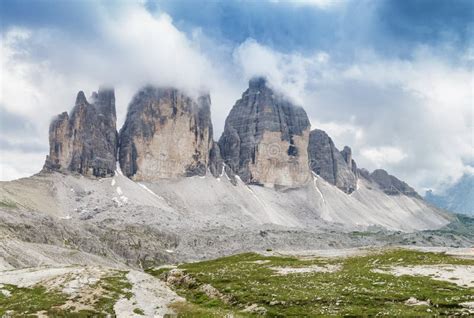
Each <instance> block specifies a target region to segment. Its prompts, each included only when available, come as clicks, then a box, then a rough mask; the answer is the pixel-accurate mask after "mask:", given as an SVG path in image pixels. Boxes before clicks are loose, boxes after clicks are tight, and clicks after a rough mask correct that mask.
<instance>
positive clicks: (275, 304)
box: [160, 249, 474, 317]
mask: <svg viewBox="0 0 474 318" xmlns="http://www.w3.org/2000/svg"><path fill="white" fill-rule="evenodd" d="M255 261H267V262H266V263H255ZM325 264H339V265H340V266H341V269H340V270H339V271H336V272H332V273H305V274H290V275H284V276H282V275H275V272H274V271H273V270H272V269H270V268H269V267H278V266H282V267H283V266H284V267H306V266H309V265H321V266H323V265H325ZM421 264H423V265H435V264H460V265H474V261H473V260H466V259H456V258H452V257H449V256H446V255H444V254H436V253H422V252H417V251H410V250H398V249H396V250H389V251H385V252H383V253H378V254H377V253H375V254H374V253H372V254H370V255H367V256H357V257H350V258H345V259H313V260H299V259H296V258H291V257H266V256H261V255H257V254H253V253H247V254H240V255H234V256H230V257H224V258H220V259H217V260H212V261H206V262H199V263H191V264H184V265H181V266H179V268H181V269H183V270H184V271H185V272H186V273H187V274H189V275H191V276H192V277H193V278H194V279H195V280H196V282H197V283H196V284H194V285H192V286H178V287H177V290H176V291H177V292H178V293H179V294H180V295H182V296H183V297H185V298H186V299H187V300H188V301H189V302H191V304H192V305H189V306H186V305H182V304H181V305H179V306H178V308H177V311H178V312H179V314H180V316H183V317H187V316H198V317H199V316H200V317H208V316H213V313H216V315H218V313H222V312H223V311H228V312H234V313H239V315H248V314H244V313H242V312H241V310H242V309H244V308H245V307H246V306H248V305H251V304H257V305H258V306H259V307H264V308H266V310H267V315H268V316H272V317H283V316H341V315H349V316H351V315H352V316H372V315H374V316H375V315H377V314H378V315H389V316H401V315H403V316H410V315H411V316H431V315H452V314H455V313H458V312H460V311H461V310H462V308H461V307H460V306H459V303H461V302H463V301H472V299H474V289H473V288H463V287H459V286H457V285H455V284H454V283H450V282H443V281H437V280H433V279H431V278H429V277H420V276H401V277H396V276H393V275H390V274H382V273H374V272H373V271H372V270H373V269H376V268H379V269H383V268H388V267H390V266H400V265H401V266H408V265H421ZM160 275H161V274H160ZM201 284H211V285H212V286H214V287H215V288H217V289H218V290H219V291H220V292H221V293H223V294H224V295H227V296H228V298H229V299H230V302H224V301H222V300H219V299H210V298H209V297H208V296H207V295H205V294H204V293H203V292H202V291H200V290H199V286H200V285H201ZM410 297H415V298H417V299H418V300H428V299H429V300H430V301H431V303H432V306H430V307H429V310H431V312H427V309H428V307H427V306H407V305H405V304H404V303H405V301H406V300H407V299H408V298H410Z"/></svg>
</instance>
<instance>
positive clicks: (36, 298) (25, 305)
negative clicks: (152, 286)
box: [0, 271, 141, 318]
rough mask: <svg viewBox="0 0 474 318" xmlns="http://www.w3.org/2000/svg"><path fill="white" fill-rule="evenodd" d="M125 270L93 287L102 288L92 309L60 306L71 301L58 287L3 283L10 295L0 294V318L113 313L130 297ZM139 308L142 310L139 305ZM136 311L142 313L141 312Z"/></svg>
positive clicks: (102, 315) (98, 315)
mask: <svg viewBox="0 0 474 318" xmlns="http://www.w3.org/2000/svg"><path fill="white" fill-rule="evenodd" d="M126 274H127V272H126V271H119V272H116V273H114V275H112V276H108V277H104V278H102V279H100V280H99V282H97V284H96V286H94V289H97V290H100V291H101V292H100V295H99V296H98V298H97V299H95V301H94V302H93V303H91V304H90V305H91V307H92V308H91V309H89V310H79V311H76V310H75V308H74V307H70V308H61V306H62V305H64V304H65V303H66V301H67V300H68V297H69V296H68V295H66V294H64V293H62V292H60V291H55V290H47V289H46V288H45V287H43V286H33V287H31V288H20V287H17V286H15V285H2V287H1V288H0V289H2V290H4V291H7V292H8V293H9V294H10V295H8V296H7V295H4V294H3V293H0V317H4V316H7V315H6V313H7V312H8V317H25V316H29V315H35V314H37V313H38V312H44V313H45V314H46V315H47V316H48V317H71V318H85V317H109V316H110V315H114V314H115V312H114V310H113V307H114V305H115V303H116V302H117V301H118V300H119V299H120V298H122V297H125V298H127V299H130V297H132V293H131V292H130V289H131V288H132V285H131V284H130V283H129V282H128V280H127V278H126ZM135 310H137V311H140V310H141V309H139V308H136V309H135ZM135 310H134V312H135V313H137V314H139V313H138V312H136V311H135Z"/></svg>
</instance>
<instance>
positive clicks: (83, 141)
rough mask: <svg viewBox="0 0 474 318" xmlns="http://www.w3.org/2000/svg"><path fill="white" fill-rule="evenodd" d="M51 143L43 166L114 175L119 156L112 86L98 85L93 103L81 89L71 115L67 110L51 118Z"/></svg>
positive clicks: (67, 170) (58, 169) (102, 175)
mask: <svg viewBox="0 0 474 318" xmlns="http://www.w3.org/2000/svg"><path fill="white" fill-rule="evenodd" d="M49 145H50V150H49V155H48V156H47V157H46V162H45V165H44V170H48V171H60V172H77V173H80V174H82V175H85V176H95V177H106V176H111V175H113V174H114V171H115V162H116V156H117V129H116V113H115V95H114V91H113V89H99V92H98V93H93V94H92V97H91V103H89V102H88V101H87V99H86V97H85V95H84V93H83V92H82V91H81V92H79V93H78V95H77V98H76V104H75V106H74V108H73V110H72V112H71V116H69V115H68V113H67V112H64V113H62V114H60V115H58V116H57V117H56V118H55V119H54V120H53V121H52V122H51V125H50V127H49Z"/></svg>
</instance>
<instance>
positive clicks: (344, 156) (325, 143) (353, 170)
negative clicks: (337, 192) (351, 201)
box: [308, 129, 357, 193]
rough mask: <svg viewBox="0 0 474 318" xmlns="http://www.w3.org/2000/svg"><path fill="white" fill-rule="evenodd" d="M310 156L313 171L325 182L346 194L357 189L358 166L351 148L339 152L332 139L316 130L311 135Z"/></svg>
mask: <svg viewBox="0 0 474 318" xmlns="http://www.w3.org/2000/svg"><path fill="white" fill-rule="evenodd" d="M308 155H309V165H310V168H311V170H312V171H313V172H314V173H316V174H317V175H319V176H321V177H322V178H324V180H326V181H327V182H329V183H330V184H333V185H335V186H336V187H338V188H339V189H341V190H343V191H344V192H346V193H352V192H353V191H354V190H356V189H357V166H356V163H355V161H354V160H353V159H352V150H351V149H350V148H349V147H347V146H346V147H344V150H343V151H341V152H339V150H337V148H336V146H335V145H334V142H333V141H332V139H331V137H329V136H328V135H327V134H326V133H325V132H324V131H322V130H319V129H315V130H313V131H311V133H310V135H309V144H308Z"/></svg>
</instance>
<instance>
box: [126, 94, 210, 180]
mask: <svg viewBox="0 0 474 318" xmlns="http://www.w3.org/2000/svg"><path fill="white" fill-rule="evenodd" d="M210 106H211V99H210V96H209V95H203V96H200V97H198V98H197V100H193V99H192V98H190V97H189V96H187V95H186V94H184V93H183V92H181V91H179V90H177V89H175V88H157V87H151V86H149V87H146V88H144V89H142V90H141V91H140V92H138V93H137V94H136V95H135V97H134V98H133V100H132V102H131V103H130V105H129V108H128V113H127V118H126V120H125V124H124V126H123V128H122V129H121V130H120V142H119V143H120V151H119V161H120V167H121V168H122V171H123V173H124V174H125V175H126V176H128V177H130V178H132V179H134V180H142V181H143V180H147V181H153V180H159V179H163V178H178V177H184V176H193V175H205V174H206V172H207V167H208V165H209V152H210V150H211V148H212V146H213V141H212V123H211V108H210Z"/></svg>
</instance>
